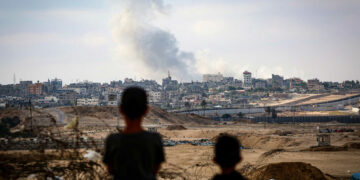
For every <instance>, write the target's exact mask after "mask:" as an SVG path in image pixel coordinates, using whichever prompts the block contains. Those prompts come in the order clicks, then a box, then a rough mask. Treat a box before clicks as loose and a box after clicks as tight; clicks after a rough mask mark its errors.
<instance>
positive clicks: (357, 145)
mask: <svg viewBox="0 0 360 180" xmlns="http://www.w3.org/2000/svg"><path fill="white" fill-rule="evenodd" d="M343 147H345V148H347V149H360V142H348V143H346V144H344V145H343Z"/></svg>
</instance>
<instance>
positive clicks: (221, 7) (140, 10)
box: [0, 0, 360, 84]
mask: <svg viewBox="0 0 360 180" xmlns="http://www.w3.org/2000/svg"><path fill="white" fill-rule="evenodd" d="M0 65H1V66H0V84H8V83H12V82H13V74H14V73H15V74H16V79H17V82H18V81H19V80H20V79H22V80H33V81H37V80H40V81H45V80H47V79H48V78H50V79H53V78H55V77H57V78H60V79H63V81H64V82H65V83H70V82H76V81H82V80H90V81H96V82H109V81H111V80H123V79H124V78H125V77H130V78H133V79H136V80H140V79H156V80H160V79H161V78H162V77H165V76H166V75H167V71H168V70H170V72H171V73H172V74H173V76H174V78H175V79H178V80H180V81H189V80H191V79H193V80H201V74H204V73H217V72H220V73H223V74H224V75H225V76H234V77H235V78H238V79H241V78H242V77H241V76H242V72H243V71H244V70H249V71H251V72H253V75H254V76H256V77H258V78H269V77H271V74H272V73H273V74H279V75H282V76H284V77H285V78H289V77H300V78H303V79H305V80H306V79H310V78H315V77H317V78H319V79H320V80H322V81H343V80H346V79H354V80H360V70H359V69H360V1H358V0H353V1H351V0H301V1H291V0H287V1H285V0H284V1H282V0H281V1H280V0H278V1H271V0H264V1H256V0H248V1H247V0H242V1H235V0H234V1H232V0H224V1H215V0H213V1H210V0H206V1H205V0H196V1H194V0H191V1H190V0H171V1H170V0H167V1H161V0H152V1H149V0H130V1H122V2H121V3H117V1H98V0H96V1H95V0H93V1H92V0H77V1H72V0H67V1H66V0H61V1H49V0H32V1H27V0H18V1H14V0H0Z"/></svg>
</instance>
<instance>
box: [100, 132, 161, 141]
mask: <svg viewBox="0 0 360 180" xmlns="http://www.w3.org/2000/svg"><path fill="white" fill-rule="evenodd" d="M122 137H133V138H137V137H138V138H151V139H159V140H162V138H161V135H160V134H159V133H157V132H149V131H142V132H140V133H135V134H124V133H121V132H118V133H111V134H109V135H108V137H107V138H106V139H107V140H108V141H113V140H117V139H120V138H122Z"/></svg>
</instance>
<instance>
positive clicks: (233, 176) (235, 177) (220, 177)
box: [213, 171, 246, 180]
mask: <svg viewBox="0 0 360 180" xmlns="http://www.w3.org/2000/svg"><path fill="white" fill-rule="evenodd" d="M213 180H246V178H244V177H243V176H242V175H241V174H240V173H239V172H237V171H233V172H231V173H230V174H217V175H215V176H214V178H213Z"/></svg>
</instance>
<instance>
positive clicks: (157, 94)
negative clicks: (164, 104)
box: [149, 91, 161, 103]
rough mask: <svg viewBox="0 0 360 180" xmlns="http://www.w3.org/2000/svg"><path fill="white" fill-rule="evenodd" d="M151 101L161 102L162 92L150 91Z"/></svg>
mask: <svg viewBox="0 0 360 180" xmlns="http://www.w3.org/2000/svg"><path fill="white" fill-rule="evenodd" d="M149 101H150V103H159V102H161V91H149Z"/></svg>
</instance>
